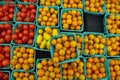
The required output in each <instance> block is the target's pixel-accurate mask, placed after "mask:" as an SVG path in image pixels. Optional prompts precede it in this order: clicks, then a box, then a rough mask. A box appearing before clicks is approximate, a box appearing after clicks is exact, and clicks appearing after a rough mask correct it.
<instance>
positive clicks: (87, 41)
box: [84, 33, 105, 55]
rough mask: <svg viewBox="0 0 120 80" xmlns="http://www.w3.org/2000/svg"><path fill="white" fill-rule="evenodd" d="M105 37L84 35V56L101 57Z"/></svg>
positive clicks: (90, 34)
mask: <svg viewBox="0 0 120 80" xmlns="http://www.w3.org/2000/svg"><path fill="white" fill-rule="evenodd" d="M104 44H105V37H104V35H102V34H99V33H98V34H97V33H96V34H94V33H93V34H92V33H84V54H85V55H88V54H90V55H96V54H99V55H102V54H104V48H105V45H104Z"/></svg>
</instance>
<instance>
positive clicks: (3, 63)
mask: <svg viewBox="0 0 120 80" xmlns="http://www.w3.org/2000/svg"><path fill="white" fill-rule="evenodd" d="M9 64H10V60H9V59H4V60H3V61H2V65H3V66H8V65H9Z"/></svg>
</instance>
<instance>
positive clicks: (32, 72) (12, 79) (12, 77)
mask: <svg viewBox="0 0 120 80" xmlns="http://www.w3.org/2000/svg"><path fill="white" fill-rule="evenodd" d="M14 72H27V71H18V70H14V71H12V73H11V79H10V80H16V79H15V77H14V76H13V73H14ZM28 72H29V73H31V74H34V78H35V79H34V80H36V73H35V72H34V71H28Z"/></svg>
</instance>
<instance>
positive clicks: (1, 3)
mask: <svg viewBox="0 0 120 80" xmlns="http://www.w3.org/2000/svg"><path fill="white" fill-rule="evenodd" d="M11 3H12V4H14V15H13V19H12V20H11V21H5V22H14V17H15V6H16V5H15V2H3V1H2V2H1V1H0V5H5V4H11ZM3 22H4V21H3ZM0 23H1V22H0Z"/></svg>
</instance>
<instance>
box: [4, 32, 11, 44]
mask: <svg viewBox="0 0 120 80" xmlns="http://www.w3.org/2000/svg"><path fill="white" fill-rule="evenodd" d="M5 40H6V42H7V43H9V42H10V41H11V35H10V34H7V35H6V36H5Z"/></svg>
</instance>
